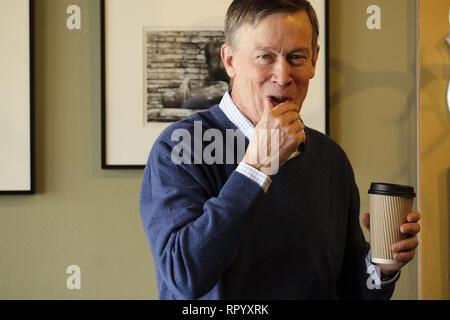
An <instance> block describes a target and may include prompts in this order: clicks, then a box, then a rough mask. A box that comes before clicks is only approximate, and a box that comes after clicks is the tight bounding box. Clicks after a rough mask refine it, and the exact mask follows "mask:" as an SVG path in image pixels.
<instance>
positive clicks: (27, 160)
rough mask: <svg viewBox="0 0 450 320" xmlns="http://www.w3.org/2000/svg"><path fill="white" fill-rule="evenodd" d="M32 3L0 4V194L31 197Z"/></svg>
mask: <svg viewBox="0 0 450 320" xmlns="http://www.w3.org/2000/svg"><path fill="white" fill-rule="evenodd" d="M32 3H33V1H32V0H1V1H0V30H2V32H0V43H1V44H2V49H1V50H0V70H1V72H0V97H1V102H0V154H1V156H0V194H32V193H34V181H33V140H32V133H33V106H32V101H33V92H32V85H31V81H32V47H33V44H32V36H31V29H32V28H31V26H32V21H31V17H32Z"/></svg>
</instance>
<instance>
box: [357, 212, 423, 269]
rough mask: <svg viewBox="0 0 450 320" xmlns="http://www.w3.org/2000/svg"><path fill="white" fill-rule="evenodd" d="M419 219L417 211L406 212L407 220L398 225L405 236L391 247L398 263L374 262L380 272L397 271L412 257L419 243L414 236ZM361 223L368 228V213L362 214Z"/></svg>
mask: <svg viewBox="0 0 450 320" xmlns="http://www.w3.org/2000/svg"><path fill="white" fill-rule="evenodd" d="M419 220H420V213H419V212H417V211H412V212H411V213H409V214H408V216H407V217H406V221H407V222H406V223H404V224H402V225H401V226H400V232H401V233H403V234H406V235H407V238H406V239H404V240H402V241H400V242H397V243H396V244H394V245H393V246H392V248H391V249H392V253H393V257H394V260H396V261H398V262H399V263H398V264H396V265H390V264H381V263H376V265H378V266H379V267H380V271H381V273H382V274H384V275H389V274H392V273H394V272H397V271H399V270H400V269H401V268H403V266H405V264H407V263H408V262H409V261H411V260H412V259H413V258H414V256H415V254H416V248H417V247H418V245H419V241H418V240H417V238H416V235H417V233H419V231H420V225H419V223H418V222H419ZM362 223H363V225H364V226H365V227H366V228H367V229H368V230H370V214H369V213H365V214H364V216H363V219H362Z"/></svg>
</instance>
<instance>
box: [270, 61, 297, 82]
mask: <svg viewBox="0 0 450 320" xmlns="http://www.w3.org/2000/svg"><path fill="white" fill-rule="evenodd" d="M272 81H273V82H274V83H276V84H278V85H279V86H280V87H282V88H285V87H287V86H289V85H290V84H291V83H292V76H291V66H290V65H289V63H288V62H287V61H286V60H285V59H283V58H282V59H278V61H277V62H276V63H275V65H274V69H273V74H272Z"/></svg>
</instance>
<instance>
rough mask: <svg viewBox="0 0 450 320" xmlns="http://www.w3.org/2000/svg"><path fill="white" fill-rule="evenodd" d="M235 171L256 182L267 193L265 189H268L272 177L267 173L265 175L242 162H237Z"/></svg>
mask: <svg viewBox="0 0 450 320" xmlns="http://www.w3.org/2000/svg"><path fill="white" fill-rule="evenodd" d="M236 171H237V172H239V173H241V174H243V175H244V176H246V177H247V178H249V179H250V180H252V181H254V182H255V183H257V184H258V185H259V186H260V187H261V188H262V189H263V191H264V193H267V190H269V186H270V184H271V183H272V179H271V178H270V177H269V176H268V175H265V174H264V173H262V172H261V171H259V170H257V169H255V168H253V167H252V166H249V165H248V164H246V163H244V162H241V163H239V165H238V167H237V168H236Z"/></svg>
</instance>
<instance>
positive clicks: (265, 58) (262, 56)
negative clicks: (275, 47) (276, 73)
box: [258, 54, 272, 63]
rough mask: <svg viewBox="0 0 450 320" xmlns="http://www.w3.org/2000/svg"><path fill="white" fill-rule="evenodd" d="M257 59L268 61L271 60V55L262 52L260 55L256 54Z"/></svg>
mask: <svg viewBox="0 0 450 320" xmlns="http://www.w3.org/2000/svg"><path fill="white" fill-rule="evenodd" d="M258 61H259V62H261V63H269V62H271V61H272V55H270V54H262V55H260V56H258Z"/></svg>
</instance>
